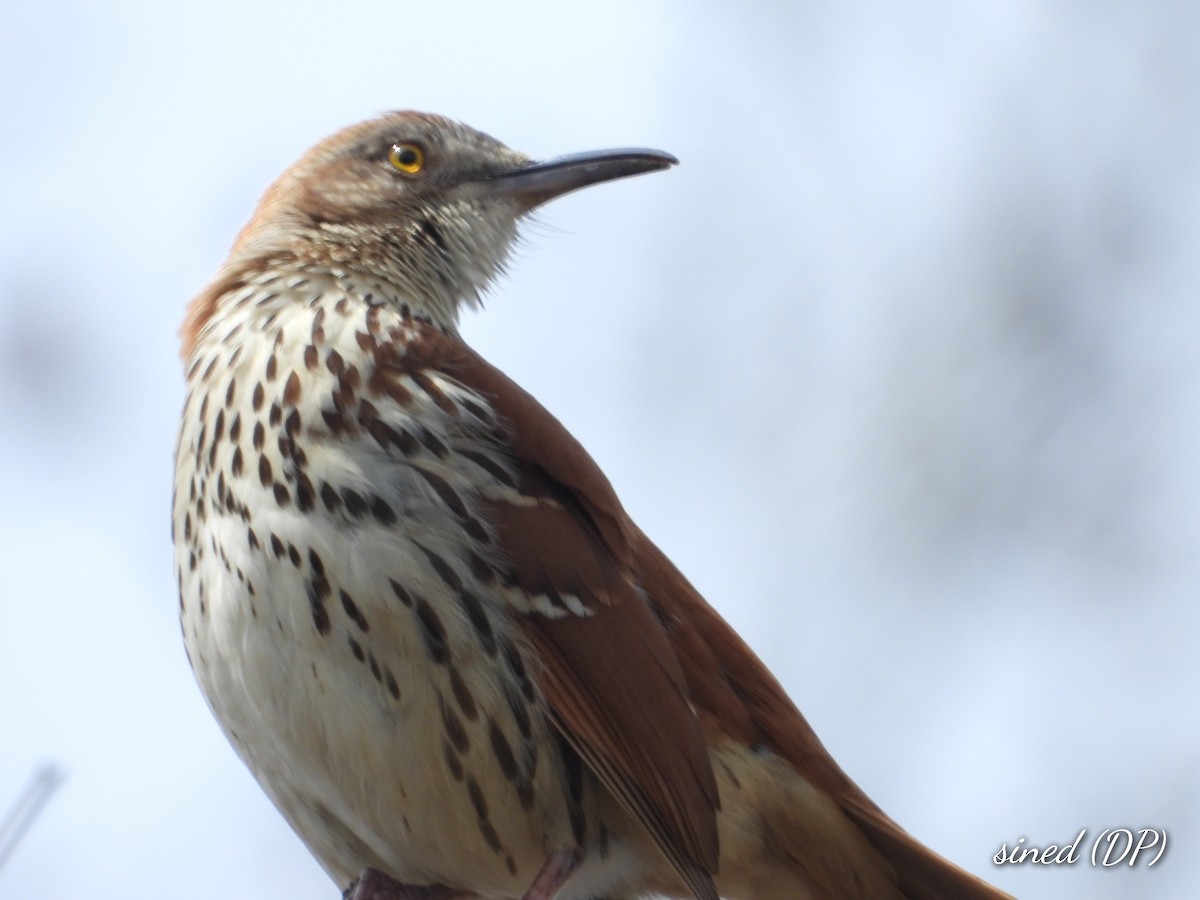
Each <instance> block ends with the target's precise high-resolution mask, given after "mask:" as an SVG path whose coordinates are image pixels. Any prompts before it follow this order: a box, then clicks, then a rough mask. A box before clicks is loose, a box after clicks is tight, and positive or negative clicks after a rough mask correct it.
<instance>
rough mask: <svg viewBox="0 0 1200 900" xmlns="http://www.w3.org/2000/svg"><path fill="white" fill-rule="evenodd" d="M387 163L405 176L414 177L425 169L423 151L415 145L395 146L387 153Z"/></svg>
mask: <svg viewBox="0 0 1200 900" xmlns="http://www.w3.org/2000/svg"><path fill="white" fill-rule="evenodd" d="M388 162H390V163H391V164H392V165H393V166H395V167H396V168H397V169H399V170H400V171H401V172H403V173H404V174H405V175H416V174H417V173H418V172H420V171H421V169H423V168H424V167H425V151H424V150H422V149H421V148H420V147H418V146H417V145H416V144H395V145H393V147H392V149H391V151H390V152H389V153H388Z"/></svg>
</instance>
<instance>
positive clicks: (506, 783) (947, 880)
mask: <svg viewBox="0 0 1200 900" xmlns="http://www.w3.org/2000/svg"><path fill="white" fill-rule="evenodd" d="M676 163H677V160H676V159H675V157H674V156H672V155H670V154H668V153H664V152H662V151H658V150H649V149H639V148H635V149H619V150H607V151H599V152H587V153H577V154H573V155H568V156H561V157H555V158H550V159H545V160H537V159H534V158H531V157H530V156H527V155H526V154H524V153H520V152H517V151H515V150H512V149H510V148H509V147H507V146H506V145H504V144H503V143H501V142H500V141H498V140H496V139H494V138H492V137H490V136H488V135H486V134H484V133H482V132H480V131H477V130H475V129H473V128H470V127H469V126H466V125H464V124H461V123H459V122H456V121H454V120H451V119H449V118H445V117H441V116H437V115H433V114H428V113H420V112H412V111H401V112H394V113H388V114H384V115H380V116H378V117H376V118H373V119H370V120H368V121H365V122H362V123H359V124H357V125H354V126H351V127H349V128H346V129H344V130H342V131H340V132H338V133H336V134H334V135H332V136H331V137H329V138H327V139H325V140H323V141H321V142H320V143H318V144H317V145H316V146H315V147H313V148H312V149H310V150H309V151H308V152H307V153H306V154H304V155H303V156H302V157H301V158H300V160H299V161H298V162H296V163H295V164H294V165H293V166H292V167H291V168H289V169H288V170H287V171H286V172H284V174H283V175H282V176H281V177H280V178H279V179H278V180H277V181H276V182H275V183H274V184H273V185H272V186H271V187H270V188H269V189H268V190H267V191H266V193H265V194H264V195H263V197H262V199H261V201H260V203H259V205H258V207H257V209H256V211H255V213H254V214H253V216H252V218H251V219H250V221H249V223H248V224H247V225H246V226H245V227H244V228H243V229H242V231H241V232H240V233H239V234H238V236H237V238H236V240H235V242H234V244H233V247H232V250H231V251H230V254H229V257H228V259H227V260H226V261H225V263H224V264H223V265H222V266H221V267H220V269H219V270H218V271H217V273H216V274H215V276H214V277H213V279H212V281H211V282H210V283H209V284H208V285H207V286H206V287H205V288H204V289H203V290H202V291H201V292H200V293H199V294H198V295H197V296H196V297H195V298H194V299H193V300H192V301H191V303H190V305H189V306H188V309H187V313H186V317H185V320H184V324H183V326H182V329H181V343H182V357H183V360H184V371H185V374H186V400H185V402H184V407H183V413H182V419H181V425H180V431H179V441H178V445H177V451H176V470H175V479H174V495H173V501H172V535H173V543H174V560H175V568H176V574H177V578H178V589H179V611H180V623H181V629H182V632H183V641H184V645H185V648H186V651H187V656H188V660H189V662H190V664H191V666H192V668H193V671H194V674H195V677H196V679H197V681H198V683H199V685H200V688H201V690H202V692H203V694H204V696H205V698H206V700H207V702H208V704H209V706H210V707H211V710H212V712H213V714H214V715H215V718H216V719H217V721H218V723H219V724H220V726H221V728H222V730H223V731H224V733H225V735H226V736H227V738H228V739H229V741H230V743H231V744H232V745H233V747H234V749H235V750H236V752H237V753H238V755H239V756H240V757H241V759H242V760H243V761H244V762H245V764H246V765H247V766H248V767H249V769H250V771H251V772H252V773H253V774H254V776H255V778H256V779H257V780H258V782H259V784H260V785H261V786H262V788H263V790H264V791H265V792H266V793H267V795H268V796H269V797H270V799H271V800H272V801H273V802H274V804H275V806H276V807H277V808H278V809H279V811H280V812H281V813H282V815H283V816H284V818H286V819H287V821H288V822H289V823H290V825H291V826H292V828H293V829H294V830H295V831H296V833H297V834H298V835H299V837H300V838H301V839H302V840H303V842H304V843H305V845H306V846H307V848H308V849H309V851H310V852H311V853H312V854H313V855H314V857H315V858H316V859H317V860H318V861H319V863H320V865H321V866H322V868H323V869H324V870H325V872H326V873H328V875H329V876H330V877H331V879H332V880H333V881H334V882H335V884H336V885H337V887H338V888H339V889H340V890H343V891H344V896H345V897H347V898H352V900H434V898H443V900H445V898H488V900H493V898H495V900H499V898H524V900H551V898H553V897H560V898H563V900H600V898H607V900H622V898H630V900H632V898H637V897H648V896H664V897H673V898H693V900H717V898H719V897H725V898H743V900H745V898H752V900H784V898H787V900H795V898H873V900H887V898H914V900H915V898H921V900H935V898H952V897H953V898H959V900H971V898H975V900H983V898H999V897H1005V896H1008V895H1007V894H1004V893H1002V892H1001V891H999V890H997V889H995V888H993V887H991V886H989V885H988V884H986V883H985V882H984V881H983V880H981V879H978V878H976V877H975V876H973V875H970V874H968V873H967V872H966V871H964V870H963V869H960V868H958V867H957V866H955V865H953V864H952V863H950V862H948V861H947V860H945V859H943V858H942V857H940V856H938V855H937V854H936V853H934V852H933V851H932V850H930V849H928V848H926V847H925V846H924V845H922V844H921V843H920V842H919V841H917V840H916V839H915V838H914V837H912V836H911V835H909V834H908V833H907V832H906V831H904V830H903V829H902V828H901V827H900V826H899V825H897V824H896V823H895V822H894V821H893V820H892V819H890V818H889V817H888V816H887V815H885V814H884V813H883V811H882V810H881V809H880V808H879V807H878V806H876V805H875V804H874V803H873V802H872V801H871V800H870V799H869V798H868V797H867V796H866V794H865V793H864V792H863V791H862V790H861V789H859V788H858V787H857V786H856V785H855V783H854V782H853V781H851V780H850V778H849V777H848V776H847V775H846V774H845V773H844V772H843V771H842V769H841V768H840V767H839V766H838V764H837V763H836V762H835V761H834V760H833V758H832V757H831V755H830V754H829V753H828V752H827V751H826V749H825V748H824V747H823V746H822V744H821V742H820V741H819V739H818V738H817V736H816V735H815V733H814V732H813V730H812V728H811V727H810V726H809V724H808V722H807V721H806V720H805V718H804V716H803V715H802V714H801V713H800V711H799V710H798V709H797V707H796V705H795V704H794V703H793V702H792V700H791V699H790V698H789V697H788V695H787V694H786V693H785V691H784V690H783V688H782V687H781V686H780V684H779V683H778V682H777V681H776V679H775V678H774V677H773V676H772V675H771V673H770V672H769V670H768V669H767V668H766V666H765V665H764V664H763V663H762V662H761V661H760V660H759V658H758V657H757V656H756V655H755V654H754V652H753V651H752V650H751V649H750V648H749V647H748V646H747V645H746V644H745V643H744V642H743V641H742V639H741V638H740V637H739V636H738V635H737V634H736V633H735V632H734V630H733V629H732V628H731V627H730V626H729V625H728V624H727V623H726V622H725V621H724V620H723V619H722V618H721V616H720V615H719V614H718V613H717V612H716V611H715V610H714V608H713V607H711V606H710V605H709V604H708V603H707V602H706V601H705V600H704V598H703V597H702V596H701V595H700V593H699V592H698V591H697V590H696V588H695V587H693V586H692V584H691V583H690V582H689V581H688V580H687V579H686V577H685V576H684V575H683V574H682V573H681V572H680V571H679V570H678V569H677V568H676V567H675V566H674V565H673V564H672V563H671V561H670V560H669V559H668V558H667V557H666V556H665V555H664V554H663V552H662V551H660V550H659V549H658V547H657V546H656V545H655V544H654V543H653V542H652V541H651V540H650V539H649V538H648V537H647V536H646V535H645V534H644V533H643V532H642V531H641V529H639V528H638V526H637V525H636V524H635V523H634V521H633V520H632V519H631V518H630V516H629V514H628V513H627V512H626V511H625V509H624V507H623V506H622V504H621V502H620V500H619V499H618V496H617V493H616V491H615V489H614V488H613V486H612V484H611V483H610V482H609V480H608V479H607V478H606V477H605V475H604V473H603V472H602V471H601V470H600V468H599V466H598V465H597V464H596V462H595V461H594V460H593V459H592V457H591V456H589V454H588V453H587V451H586V450H585V449H584V448H583V447H582V446H581V444H580V443H579V442H578V441H577V440H576V439H575V438H574V437H573V436H572V435H571V434H570V433H569V432H568V431H567V429H566V428H565V427H564V426H563V425H562V424H561V423H560V422H559V421H558V419H556V418H555V417H554V416H553V415H552V414H551V413H550V412H549V411H547V410H546V409H545V408H544V407H543V406H542V405H541V404H540V403H539V402H538V401H537V400H535V399H534V398H533V396H531V395H530V394H529V393H527V392H526V391H525V390H523V389H522V388H521V387H520V386H518V385H517V384H516V383H515V382H514V381H513V380H512V379H510V378H508V377H507V376H506V375H505V374H503V373H502V372H501V371H500V370H499V369H497V368H496V367H495V366H493V365H491V364H489V363H488V362H487V361H486V360H485V359H484V358H483V357H482V356H481V355H480V354H479V353H477V352H476V351H475V350H473V349H472V348H471V347H469V346H468V345H467V344H466V342H465V341H464V340H463V338H462V336H461V335H460V332H459V319H460V314H462V313H463V312H464V311H465V310H469V309H472V308H475V307H478V306H479V305H480V303H481V300H482V298H483V296H484V295H485V293H486V292H487V290H488V289H489V287H490V286H491V285H492V284H493V282H494V281H495V279H496V278H497V277H498V276H499V275H501V274H502V273H503V272H504V270H505V266H506V262H507V261H508V260H509V258H510V254H511V252H512V250H513V247H514V243H515V242H516V241H517V239H518V234H519V229H520V227H521V226H522V224H523V223H524V222H525V221H526V219H527V218H528V216H529V215H530V214H531V213H532V212H534V211H535V210H538V209H539V208H541V207H542V205H543V204H545V203H547V202H549V201H551V200H553V199H555V198H557V197H561V196H563V195H564V194H567V193H570V192H572V191H576V190H579V189H581V188H584V187H588V186H592V185H597V184H600V183H602V182H607V181H612V180H615V179H623V178H627V177H630V176H635V175H640V174H646V173H651V172H657V171H661V170H666V169H669V168H671V167H672V166H674V165H675V164H676ZM880 746H881V748H886V740H881V741H880ZM882 752H886V751H882Z"/></svg>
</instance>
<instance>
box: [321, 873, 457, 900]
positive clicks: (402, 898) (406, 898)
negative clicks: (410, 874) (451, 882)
mask: <svg viewBox="0 0 1200 900" xmlns="http://www.w3.org/2000/svg"><path fill="white" fill-rule="evenodd" d="M473 896H474V894H469V893H467V892H465V891H460V890H456V889H454V888H448V887H445V886H443V885H440V884H401V883H400V882H398V881H396V879H394V878H392V877H391V876H390V875H384V874H383V873H382V872H380V871H379V870H378V869H363V870H362V873H361V874H360V875H359V876H358V878H356V879H354V881H352V882H350V886H349V887H348V888H346V890H345V892H344V893H343V894H342V900H467V898H469V897H473Z"/></svg>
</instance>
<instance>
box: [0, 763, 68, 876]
mask: <svg viewBox="0 0 1200 900" xmlns="http://www.w3.org/2000/svg"><path fill="white" fill-rule="evenodd" d="M65 779H66V774H65V773H64V772H63V770H62V769H60V768H59V767H58V766H56V765H55V764H54V763H47V764H46V765H44V766H42V767H41V768H40V769H38V770H37V771H36V772H35V773H34V775H33V778H32V779H30V781H29V785H28V786H27V787H26V788H25V792H24V793H23V794H21V796H20V797H18V798H17V802H16V804H15V805H14V806H13V808H12V810H11V811H10V812H9V813H8V815H7V816H5V818H4V821H3V822H0V869H2V868H4V864H5V863H6V862H8V858H9V857H10V856H12V854H13V851H14V850H16V849H17V845H18V844H19V843H21V838H23V837H24V836H25V833H26V832H27V831H29V828H30V826H31V825H33V823H34V820H36V819H37V817H38V815H39V814H40V813H41V811H42V809H43V808H45V806H46V803H47V802H48V801H49V800H50V797H51V796H52V795H53V794H54V792H55V791H56V790H58V786H59V785H60V784H62V783H63V781H64V780H65Z"/></svg>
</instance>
